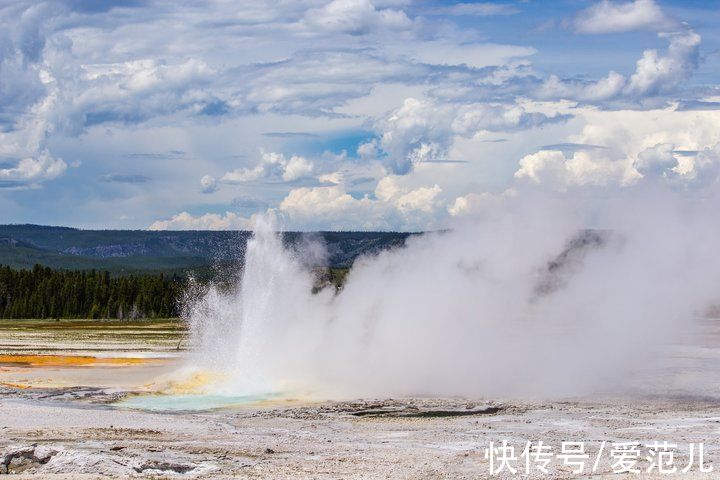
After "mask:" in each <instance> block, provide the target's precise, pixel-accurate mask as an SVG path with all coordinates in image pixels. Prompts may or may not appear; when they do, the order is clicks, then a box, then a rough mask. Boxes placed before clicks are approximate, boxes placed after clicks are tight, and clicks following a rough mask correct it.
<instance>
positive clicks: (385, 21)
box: [303, 0, 413, 35]
mask: <svg viewBox="0 0 720 480" xmlns="http://www.w3.org/2000/svg"><path fill="white" fill-rule="evenodd" d="M303 23H304V25H306V26H307V27H309V28H310V29H312V30H316V31H318V30H319V31H326V32H333V33H347V34H350V35H362V34H366V33H370V32H372V31H378V30H380V31H382V30H407V29H409V28H411V27H412V25H413V22H412V20H410V18H409V17H408V16H407V15H406V14H405V12H403V11H402V10H395V9H391V8H380V9H378V8H375V6H374V5H373V4H372V2H370V1H369V0H332V1H331V2H329V3H327V4H326V5H323V6H322V7H320V8H313V9H310V10H308V11H307V13H305V17H304V19H303Z"/></svg>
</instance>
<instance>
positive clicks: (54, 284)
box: [0, 265, 182, 319]
mask: <svg viewBox="0 0 720 480" xmlns="http://www.w3.org/2000/svg"><path fill="white" fill-rule="evenodd" d="M181 292H182V281H181V280H180V278H178V277H166V276H163V275H162V274H158V275H137V276H135V275H130V276H124V277H111V276H110V274H109V273H108V272H101V271H96V270H91V271H74V270H53V269H51V268H48V267H43V266H41V265H35V267H34V268H33V269H32V270H14V269H12V268H10V267H6V266H0V318H120V319H123V318H166V317H176V316H178V315H179V306H178V299H179V296H180V294H181Z"/></svg>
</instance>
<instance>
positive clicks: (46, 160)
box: [0, 151, 67, 187]
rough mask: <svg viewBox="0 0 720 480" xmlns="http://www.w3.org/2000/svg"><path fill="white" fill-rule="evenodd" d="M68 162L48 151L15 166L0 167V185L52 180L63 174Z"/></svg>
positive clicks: (31, 183)
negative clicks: (54, 156)
mask: <svg viewBox="0 0 720 480" xmlns="http://www.w3.org/2000/svg"><path fill="white" fill-rule="evenodd" d="M66 169H67V164H66V163H65V162H64V161H63V160H62V159H60V158H53V157H52V156H51V155H50V154H49V153H48V152H47V151H43V152H40V153H39V154H38V155H36V156H34V157H26V158H22V159H20V160H18V161H17V163H16V164H15V165H14V166H11V167H8V168H0V186H3V185H4V186H6V187H26V186H32V185H37V184H39V183H41V182H44V181H46V180H52V179H53V178H56V177H58V176H60V175H62V174H63V173H64V172H65V170H66Z"/></svg>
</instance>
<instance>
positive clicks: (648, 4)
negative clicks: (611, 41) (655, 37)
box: [573, 0, 678, 34]
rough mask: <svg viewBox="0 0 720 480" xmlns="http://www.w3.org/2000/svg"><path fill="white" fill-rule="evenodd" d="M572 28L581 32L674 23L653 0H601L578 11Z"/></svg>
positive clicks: (661, 27) (657, 28) (671, 25)
mask: <svg viewBox="0 0 720 480" xmlns="http://www.w3.org/2000/svg"><path fill="white" fill-rule="evenodd" d="M573 25H574V27H575V31H576V32H578V33H585V34H603V33H619V32H631V31H636V30H650V31H666V30H668V29H673V28H676V27H677V25H678V24H677V22H676V21H675V20H673V19H672V18H670V17H668V16H667V15H666V14H665V13H664V12H663V10H662V9H661V8H660V6H659V5H657V4H656V3H655V1H654V0H634V1H631V2H614V1H610V0H602V1H601V2H599V3H596V4H595V5H593V6H591V7H589V8H587V9H585V10H583V11H581V12H580V13H579V14H578V15H577V16H576V17H575V20H574V22H573Z"/></svg>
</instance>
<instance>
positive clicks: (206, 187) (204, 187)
mask: <svg viewBox="0 0 720 480" xmlns="http://www.w3.org/2000/svg"><path fill="white" fill-rule="evenodd" d="M200 187H201V191H202V193H213V192H216V191H217V189H218V182H217V178H215V177H213V176H212V175H205V176H203V177H202V178H201V179H200Z"/></svg>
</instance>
